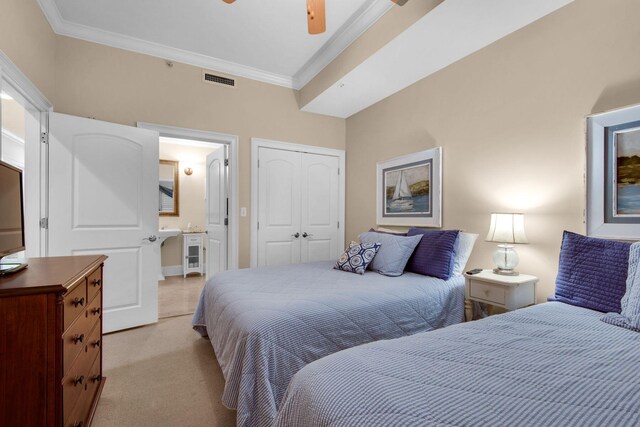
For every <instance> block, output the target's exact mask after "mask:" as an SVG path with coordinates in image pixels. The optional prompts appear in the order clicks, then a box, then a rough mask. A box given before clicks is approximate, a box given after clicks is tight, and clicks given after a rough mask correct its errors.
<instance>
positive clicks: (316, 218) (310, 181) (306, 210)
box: [257, 147, 342, 266]
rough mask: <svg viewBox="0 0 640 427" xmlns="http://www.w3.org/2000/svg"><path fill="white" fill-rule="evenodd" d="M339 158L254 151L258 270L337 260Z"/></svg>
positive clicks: (274, 150) (298, 153) (265, 149)
mask: <svg viewBox="0 0 640 427" xmlns="http://www.w3.org/2000/svg"><path fill="white" fill-rule="evenodd" d="M339 167H340V159H339V158H338V157H335V156H329V155H320V154H311V153H304V152H298V151H287V150H280V149H273V148H265V147H260V148H259V149H258V251H257V252H258V253H257V264H258V266H274V265H286V264H297V263H301V262H314V261H324V260H330V259H336V258H337V257H338V253H339V251H340V250H342V248H339V245H340V242H339V238H338V237H339V232H341V229H340V224H339V209H340V205H341V204H340V197H342V196H341V191H340V179H339V174H340V169H339Z"/></svg>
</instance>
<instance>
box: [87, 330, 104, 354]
mask: <svg viewBox="0 0 640 427" xmlns="http://www.w3.org/2000/svg"><path fill="white" fill-rule="evenodd" d="M101 329H102V328H101V325H100V322H98V324H97V325H95V326H94V328H93V331H92V332H91V335H90V336H89V339H88V340H87V349H86V351H87V353H89V359H91V360H93V358H94V357H96V356H97V355H98V354H100V349H101V348H102V330H101Z"/></svg>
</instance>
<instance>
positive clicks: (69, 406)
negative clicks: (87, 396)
mask: <svg viewBox="0 0 640 427" xmlns="http://www.w3.org/2000/svg"><path fill="white" fill-rule="evenodd" d="M93 354H94V353H91V354H89V353H87V352H85V351H83V352H82V353H80V356H78V358H77V359H76V361H75V363H74V364H73V366H72V367H71V369H69V372H68V373H67V375H66V376H65V377H64V378H63V379H62V415H63V417H62V419H67V418H68V417H69V416H70V415H71V413H72V410H73V408H74V407H75V406H76V404H78V403H79V401H80V400H81V397H82V395H83V394H84V391H85V386H86V384H87V382H88V381H89V370H90V368H91V365H92V363H93V359H91V356H92V355H93Z"/></svg>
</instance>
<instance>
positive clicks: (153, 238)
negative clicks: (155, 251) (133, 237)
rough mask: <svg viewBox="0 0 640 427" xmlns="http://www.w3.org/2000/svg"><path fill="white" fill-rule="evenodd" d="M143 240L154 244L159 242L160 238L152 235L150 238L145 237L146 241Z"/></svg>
mask: <svg viewBox="0 0 640 427" xmlns="http://www.w3.org/2000/svg"><path fill="white" fill-rule="evenodd" d="M142 240H148V241H150V242H151V243H153V242H155V241H156V240H158V238H157V237H156V236H154V235H153V234H152V235H151V236H149V237H145V238H144V239H142Z"/></svg>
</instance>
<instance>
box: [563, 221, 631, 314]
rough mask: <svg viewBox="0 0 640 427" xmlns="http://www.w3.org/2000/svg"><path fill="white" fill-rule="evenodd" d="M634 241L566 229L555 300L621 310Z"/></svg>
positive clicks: (581, 305)
mask: <svg viewBox="0 0 640 427" xmlns="http://www.w3.org/2000/svg"><path fill="white" fill-rule="evenodd" d="M630 246H631V243H628V242H617V241H614V240H606V239H596V238H594V237H587V236H582V235H580V234H575V233H570V232H568V231H565V232H564V235H563V237H562V247H561V248H560V265H559V266H558V277H557V278H556V294H555V298H554V299H555V301H560V302H564V303H566V304H571V305H577V306H578V307H584V308H590V309H592V310H597V311H602V312H605V313H607V312H613V313H620V308H621V307H620V300H621V299H622V297H623V296H624V293H625V290H626V280H627V270H628V268H629V248H630Z"/></svg>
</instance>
